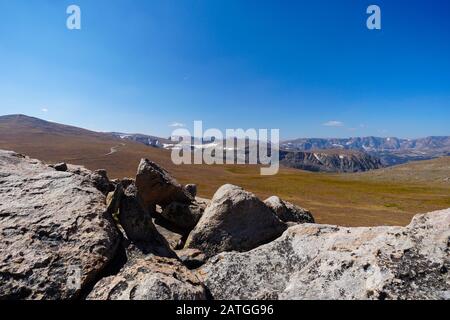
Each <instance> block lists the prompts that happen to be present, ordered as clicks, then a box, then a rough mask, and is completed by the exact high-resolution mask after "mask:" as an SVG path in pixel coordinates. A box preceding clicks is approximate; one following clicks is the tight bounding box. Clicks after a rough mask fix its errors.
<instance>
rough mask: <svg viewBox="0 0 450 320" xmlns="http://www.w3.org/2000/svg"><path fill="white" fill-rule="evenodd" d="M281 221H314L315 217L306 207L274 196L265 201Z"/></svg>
mask: <svg viewBox="0 0 450 320" xmlns="http://www.w3.org/2000/svg"><path fill="white" fill-rule="evenodd" d="M264 203H265V204H266V206H268V207H269V208H270V209H272V211H273V212H275V214H276V215H277V216H278V218H279V219H280V220H281V221H284V222H293V223H314V218H313V216H312V214H311V212H309V211H308V210H306V209H303V208H300V207H299V206H296V205H295V204H292V203H290V202H287V201H283V200H281V199H280V198H279V197H277V196H273V197H270V198H268V199H267V200H265V201H264Z"/></svg>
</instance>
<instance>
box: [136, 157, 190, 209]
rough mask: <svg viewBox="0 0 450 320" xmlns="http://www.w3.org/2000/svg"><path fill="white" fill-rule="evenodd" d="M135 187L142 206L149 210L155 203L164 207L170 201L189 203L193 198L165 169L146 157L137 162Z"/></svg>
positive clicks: (153, 207)
mask: <svg viewBox="0 0 450 320" xmlns="http://www.w3.org/2000/svg"><path fill="white" fill-rule="evenodd" d="M136 187H137V190H138V196H139V198H140V200H141V202H142V205H143V207H144V208H145V209H150V211H154V210H155V206H156V205H160V206H161V207H163V208H164V207H166V206H167V205H169V204H171V203H172V202H178V203H184V204H190V203H191V202H192V201H193V200H194V198H193V197H192V196H191V195H190V194H189V193H188V191H187V190H186V189H185V188H183V186H181V185H180V184H179V183H178V182H177V181H176V180H175V179H174V178H173V177H172V176H171V175H170V174H169V173H168V172H167V171H166V170H164V169H163V168H161V167H160V166H158V165H157V164H156V163H154V162H152V161H150V160H147V159H142V160H141V162H140V164H139V167H138V171H137V174H136Z"/></svg>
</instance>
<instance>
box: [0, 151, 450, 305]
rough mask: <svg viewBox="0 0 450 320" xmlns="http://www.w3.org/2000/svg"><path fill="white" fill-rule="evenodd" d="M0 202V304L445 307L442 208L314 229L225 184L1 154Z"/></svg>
mask: <svg viewBox="0 0 450 320" xmlns="http://www.w3.org/2000/svg"><path fill="white" fill-rule="evenodd" d="M0 199H2V201H1V203H0V234H1V236H2V241H1V242H0V299H80V298H87V299H93V300H106V299H108V300H129V299H131V300H147V299H151V300H153V299H175V300H178V299H182V300H191V299H211V298H213V299H398V298H399V299H450V280H449V274H448V269H449V267H450V265H449V264H450V261H449V246H450V209H449V210H444V211H439V212H435V213H430V214H426V215H420V216H417V217H416V218H415V219H414V221H413V222H412V223H411V224H410V225H409V226H408V227H405V228H402V227H377V228H341V227H337V226H328V225H317V224H314V218H313V216H312V214H311V213H310V212H309V211H308V210H306V209H303V208H300V207H298V206H296V205H294V204H292V203H289V202H287V201H284V200H282V199H280V198H278V197H276V196H273V197H270V198H269V199H267V200H265V201H264V202H263V201H261V200H260V199H258V198H257V197H256V196H255V195H254V194H252V193H250V192H248V191H246V190H243V189H242V188H240V187H237V186H233V185H224V186H222V187H221V188H219V190H218V191H217V192H216V194H215V195H214V197H213V199H212V200H207V199H201V198H197V197H196V186H194V185H186V186H182V185H180V184H179V183H178V182H177V181H176V180H175V179H174V178H173V177H172V176H171V175H170V174H169V173H168V172H167V171H166V170H164V169H163V168H161V167H159V166H158V165H156V164H155V163H153V162H151V161H149V160H146V159H143V160H142V161H141V163H140V165H139V167H138V170H137V174H136V179H129V178H125V179H122V180H114V181H110V180H109V179H108V177H107V174H106V172H105V171H104V170H98V171H96V172H91V171H89V170H86V169H84V168H82V167H76V166H72V165H66V164H64V163H61V164H57V165H46V164H44V163H43V162H40V161H38V160H33V159H30V158H27V157H25V156H22V155H19V154H16V153H14V152H9V151H1V150H0ZM208 259H209V260H208Z"/></svg>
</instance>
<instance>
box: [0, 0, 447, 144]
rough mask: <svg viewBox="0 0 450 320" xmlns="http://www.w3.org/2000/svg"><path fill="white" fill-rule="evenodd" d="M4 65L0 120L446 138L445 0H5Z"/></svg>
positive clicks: (157, 129)
mask: <svg viewBox="0 0 450 320" xmlns="http://www.w3.org/2000/svg"><path fill="white" fill-rule="evenodd" d="M72 3H74V4H77V5H79V6H80V7H81V10H82V30H80V31H69V30H67V29H66V18H67V15H66V12H65V11H66V8H67V6H68V5H69V4H72ZM370 4H378V5H379V6H380V7H381V10H382V30H381V31H369V30H368V29H367V28H366V26H365V25H366V19H367V15H366V13H365V11H366V8H367V6H368V5H370ZM0 61H1V62H0V114H11V113H24V114H28V115H32V116H37V117H40V118H44V119H48V120H52V121H56V122H62V123H68V124H73V125H77V126H81V127H85V128H90V129H94V130H101V131H112V130H116V131H124V132H142V133H148V134H155V135H163V136H168V135H169V134H170V133H171V130H172V128H171V127H170V126H169V125H170V124H171V123H174V122H178V123H184V124H187V125H188V127H190V126H192V122H193V121H194V120H203V121H204V123H205V126H207V127H217V128H220V129H224V128H251V127H255V128H280V129H281V136H282V137H283V138H294V137H347V136H368V135H375V136H399V137H410V138H412V137H419V136H428V135H450V129H449V128H450V125H449V123H450V1H447V0H442V1H438V0H432V1H426V0H389V1H384V0H383V1H381V0H377V1H358V0H341V1H337V0H329V1H323V0H315V1H312V0H311V1H300V0H298V1H281V0H277V1H260V0H251V1H250V0H249V1H245V0H195V1H194V0H177V1H172V0H161V1H157V0H148V1H147V0H133V1H131V0H108V1H106V0H95V1H94V0H72V1H65V0H59V1H54V0H14V1H12V0H0ZM332 121H334V122H332ZM324 124H328V126H327V125H324Z"/></svg>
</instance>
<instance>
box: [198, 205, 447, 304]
mask: <svg viewBox="0 0 450 320" xmlns="http://www.w3.org/2000/svg"><path fill="white" fill-rule="evenodd" d="M449 245H450V209H448V210H443V211H438V212H434V213H430V214H426V215H419V216H416V217H415V218H414V220H413V221H412V223H411V224H410V225H409V226H407V227H404V228H402V227H376V228H340V227H335V226H327V225H312V224H305V225H298V226H294V227H292V228H290V229H288V231H286V232H285V233H284V234H283V236H282V237H280V238H278V239H277V240H275V241H273V242H272V243H269V244H267V245H264V246H261V247H259V248H257V249H254V250H252V251H250V252H245V253H223V254H220V255H218V256H216V257H214V258H212V259H210V260H209V261H208V262H207V264H206V265H205V266H204V267H202V269H201V273H202V274H203V276H204V281H205V284H206V285H207V286H208V288H209V290H210V291H211V293H212V295H213V297H214V298H215V299H450V278H449V272H448V270H449V269H450V261H449Z"/></svg>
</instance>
